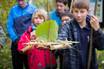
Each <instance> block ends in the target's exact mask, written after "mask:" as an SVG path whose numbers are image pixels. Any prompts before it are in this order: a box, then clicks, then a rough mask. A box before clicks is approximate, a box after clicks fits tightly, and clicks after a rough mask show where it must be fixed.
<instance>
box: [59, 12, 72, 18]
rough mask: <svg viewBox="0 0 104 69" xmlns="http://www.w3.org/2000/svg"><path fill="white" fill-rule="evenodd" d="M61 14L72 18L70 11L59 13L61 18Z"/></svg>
mask: <svg viewBox="0 0 104 69" xmlns="http://www.w3.org/2000/svg"><path fill="white" fill-rule="evenodd" d="M63 16H68V17H70V18H73V15H72V13H70V12H68V13H61V18H62V17H63Z"/></svg>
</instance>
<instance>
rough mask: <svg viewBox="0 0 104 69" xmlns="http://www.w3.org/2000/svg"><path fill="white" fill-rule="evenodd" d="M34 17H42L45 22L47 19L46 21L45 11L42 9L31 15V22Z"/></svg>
mask: <svg viewBox="0 0 104 69" xmlns="http://www.w3.org/2000/svg"><path fill="white" fill-rule="evenodd" d="M35 16H39V17H43V18H44V20H47V19H48V14H47V11H46V10H44V9H42V8H41V9H38V10H36V11H35V12H34V13H33V15H32V20H31V21H32V22H33V20H34V17H35Z"/></svg>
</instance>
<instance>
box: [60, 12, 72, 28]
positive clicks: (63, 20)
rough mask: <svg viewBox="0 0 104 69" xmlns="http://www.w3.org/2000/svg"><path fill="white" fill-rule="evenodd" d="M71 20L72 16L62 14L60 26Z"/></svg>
mask: <svg viewBox="0 0 104 69" xmlns="http://www.w3.org/2000/svg"><path fill="white" fill-rule="evenodd" d="M72 18H73V15H72V14H71V13H70V12H69V13H62V14H61V21H62V26H63V25H64V24H65V23H67V22H69V21H70V20H71V19H72Z"/></svg>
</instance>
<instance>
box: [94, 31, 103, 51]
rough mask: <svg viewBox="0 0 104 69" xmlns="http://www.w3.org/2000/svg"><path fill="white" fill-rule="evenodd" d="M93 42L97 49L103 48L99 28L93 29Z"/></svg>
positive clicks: (101, 33) (101, 34)
mask: <svg viewBox="0 0 104 69" xmlns="http://www.w3.org/2000/svg"><path fill="white" fill-rule="evenodd" d="M93 44H94V47H96V48H97V49H98V50H104V33H103V31H102V30H101V29H99V30H98V31H94V38H93Z"/></svg>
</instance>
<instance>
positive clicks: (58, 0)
mask: <svg viewBox="0 0 104 69" xmlns="http://www.w3.org/2000/svg"><path fill="white" fill-rule="evenodd" d="M57 2H60V3H63V4H64V5H67V3H68V1H67V0H56V3H57Z"/></svg>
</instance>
